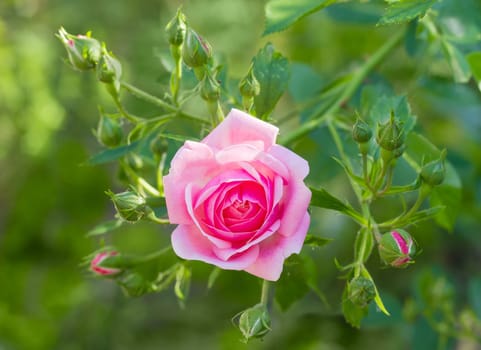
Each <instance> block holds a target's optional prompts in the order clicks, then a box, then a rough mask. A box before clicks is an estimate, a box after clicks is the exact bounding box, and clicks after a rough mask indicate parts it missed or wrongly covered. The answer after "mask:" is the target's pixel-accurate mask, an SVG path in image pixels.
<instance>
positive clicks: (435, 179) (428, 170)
mask: <svg viewBox="0 0 481 350" xmlns="http://www.w3.org/2000/svg"><path fill="white" fill-rule="evenodd" d="M445 159H446V150H443V151H442V152H441V155H440V157H439V158H438V159H436V160H433V161H431V162H429V163H427V164H425V165H424V166H423V167H422V169H421V173H420V176H421V179H422V180H423V181H424V182H425V183H427V184H428V185H430V186H437V185H439V184H441V183H442V182H443V181H444V178H445V177H446V167H445V165H444V160H445Z"/></svg>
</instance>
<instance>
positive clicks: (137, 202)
mask: <svg viewBox="0 0 481 350" xmlns="http://www.w3.org/2000/svg"><path fill="white" fill-rule="evenodd" d="M107 194H108V195H109V196H110V198H111V199H112V202H113V203H114V206H115V209H117V213H118V214H119V216H120V217H121V218H122V219H124V220H125V221H128V222H136V221H139V220H140V219H142V218H143V217H144V216H146V215H148V214H149V213H150V211H149V208H148V207H147V205H146V204H145V199H144V198H143V197H141V196H139V195H138V194H136V193H134V192H131V191H126V192H122V193H112V192H108V193H107Z"/></svg>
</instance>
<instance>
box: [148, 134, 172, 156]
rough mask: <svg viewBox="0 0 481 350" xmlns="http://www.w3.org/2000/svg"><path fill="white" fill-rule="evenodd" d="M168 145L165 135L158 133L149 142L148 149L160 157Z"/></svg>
mask: <svg viewBox="0 0 481 350" xmlns="http://www.w3.org/2000/svg"><path fill="white" fill-rule="evenodd" d="M168 147H169V144H168V142H167V140H166V139H165V137H163V136H162V135H158V136H157V137H155V138H154V139H153V140H152V141H151V142H150V150H151V151H152V153H153V154H154V155H155V156H157V157H162V156H163V155H164V154H165V153H166V152H167V149H168Z"/></svg>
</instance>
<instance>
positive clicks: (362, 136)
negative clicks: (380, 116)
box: [352, 118, 372, 143]
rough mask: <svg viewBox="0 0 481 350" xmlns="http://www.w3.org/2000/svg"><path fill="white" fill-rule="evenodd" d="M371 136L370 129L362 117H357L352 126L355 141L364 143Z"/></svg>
mask: <svg viewBox="0 0 481 350" xmlns="http://www.w3.org/2000/svg"><path fill="white" fill-rule="evenodd" d="M371 137H372V131H371V128H370V127H369V125H368V124H367V123H366V122H365V121H364V120H362V119H360V118H358V119H357V121H356V123H355V124H354V126H353V128H352V138H353V139H354V141H356V142H357V143H366V142H368V141H369V140H370V139H371Z"/></svg>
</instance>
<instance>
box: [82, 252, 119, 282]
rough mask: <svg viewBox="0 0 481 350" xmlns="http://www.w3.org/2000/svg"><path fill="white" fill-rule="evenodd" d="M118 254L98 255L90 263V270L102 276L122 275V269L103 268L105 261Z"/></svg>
mask: <svg viewBox="0 0 481 350" xmlns="http://www.w3.org/2000/svg"><path fill="white" fill-rule="evenodd" d="M117 254H118V253H117V252H104V253H98V254H97V255H95V256H94V258H93V259H92V261H91V262H90V270H92V271H93V272H94V273H95V274H97V275H101V276H112V275H116V274H118V273H120V272H121V271H122V270H120V269H115V268H111V267H103V266H101V265H102V261H104V260H105V259H107V258H108V257H111V256H115V255H117Z"/></svg>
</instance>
